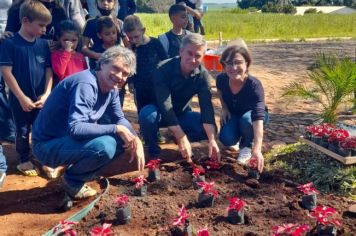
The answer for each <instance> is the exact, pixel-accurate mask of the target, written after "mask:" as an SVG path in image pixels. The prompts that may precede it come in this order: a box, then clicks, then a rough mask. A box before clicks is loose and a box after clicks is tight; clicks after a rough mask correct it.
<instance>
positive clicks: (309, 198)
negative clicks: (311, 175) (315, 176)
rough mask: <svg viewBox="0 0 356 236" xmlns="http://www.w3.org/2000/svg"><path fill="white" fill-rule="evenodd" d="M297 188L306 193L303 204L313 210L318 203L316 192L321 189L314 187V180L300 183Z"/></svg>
mask: <svg viewBox="0 0 356 236" xmlns="http://www.w3.org/2000/svg"><path fill="white" fill-rule="evenodd" d="M297 188H298V189H299V191H301V192H302V193H304V195H303V197H302V206H303V207H304V208H305V209H308V210H313V209H314V208H315V207H316V203H317V196H316V194H318V193H319V191H318V190H316V188H314V187H313V182H310V183H307V184H303V185H299V186H298V187H297Z"/></svg>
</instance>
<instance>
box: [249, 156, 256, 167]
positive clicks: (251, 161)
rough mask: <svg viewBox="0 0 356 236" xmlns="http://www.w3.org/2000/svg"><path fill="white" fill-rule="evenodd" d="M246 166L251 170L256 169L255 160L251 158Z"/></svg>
mask: <svg viewBox="0 0 356 236" xmlns="http://www.w3.org/2000/svg"><path fill="white" fill-rule="evenodd" d="M248 166H249V167H250V168H252V169H257V158H255V157H252V158H251V159H250V160H249V162H248Z"/></svg>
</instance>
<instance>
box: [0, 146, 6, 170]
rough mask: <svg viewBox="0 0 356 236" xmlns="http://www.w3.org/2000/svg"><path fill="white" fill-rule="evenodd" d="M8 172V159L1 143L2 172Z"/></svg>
mask: <svg viewBox="0 0 356 236" xmlns="http://www.w3.org/2000/svg"><path fill="white" fill-rule="evenodd" d="M6 170H7V165H6V158H5V155H4V152H3V150H2V146H1V143H0V171H3V172H6Z"/></svg>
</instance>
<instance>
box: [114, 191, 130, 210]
mask: <svg viewBox="0 0 356 236" xmlns="http://www.w3.org/2000/svg"><path fill="white" fill-rule="evenodd" d="M128 202H129V197H128V196H127V195H125V194H123V195H121V196H120V195H117V197H116V203H117V207H119V208H121V207H125V206H126V205H127V203H128Z"/></svg>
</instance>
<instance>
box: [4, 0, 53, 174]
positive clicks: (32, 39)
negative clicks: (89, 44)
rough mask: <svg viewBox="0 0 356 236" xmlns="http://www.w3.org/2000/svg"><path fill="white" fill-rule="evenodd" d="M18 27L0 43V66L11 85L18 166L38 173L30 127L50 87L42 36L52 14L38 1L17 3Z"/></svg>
mask: <svg viewBox="0 0 356 236" xmlns="http://www.w3.org/2000/svg"><path fill="white" fill-rule="evenodd" d="M20 19H21V28H20V31H19V32H17V33H16V34H15V35H14V37H11V38H8V39H6V40H4V42H3V43H2V45H1V55H0V68H1V72H2V74H3V77H4V79H5V82H6V83H7V85H8V86H9V88H10V96H9V103H10V106H11V110H12V113H13V116H14V120H15V126H16V142H15V143H16V151H17V153H18V154H19V157H20V164H19V165H18V166H17V169H18V170H19V171H20V172H22V173H23V174H24V175H26V176H37V175H38V171H37V170H36V168H35V166H34V165H33V163H32V162H31V161H30V156H29V155H30V145H29V134H30V127H31V125H32V123H33V121H34V120H35V118H36V116H37V114H38V112H39V109H41V108H42V106H43V104H44V103H45V101H46V99H47V97H48V96H49V94H50V91H51V87H52V69H51V63H50V50H49V47H48V43H47V41H46V40H45V39H40V37H41V36H42V35H43V34H45V32H46V26H47V25H48V24H49V23H50V22H51V20H52V17H51V13H50V12H49V10H48V9H47V8H46V7H45V6H44V5H43V4H42V3H41V2H39V1H26V2H24V3H23V4H22V5H21V7H20Z"/></svg>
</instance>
